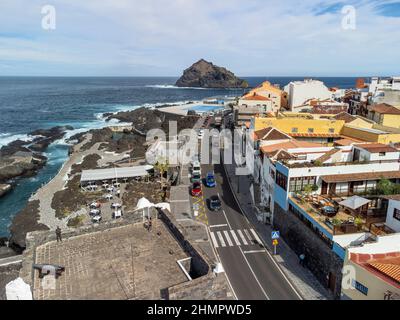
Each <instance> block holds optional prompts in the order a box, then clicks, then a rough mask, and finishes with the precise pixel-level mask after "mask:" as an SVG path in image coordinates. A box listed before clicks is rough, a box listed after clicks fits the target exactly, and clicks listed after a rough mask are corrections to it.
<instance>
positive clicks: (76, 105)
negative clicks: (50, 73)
mask: <svg viewBox="0 0 400 320" xmlns="http://www.w3.org/2000/svg"><path fill="white" fill-rule="evenodd" d="M245 79H246V80H247V81H248V82H249V84H250V86H256V85H258V84H260V83H261V82H263V81H265V80H268V81H270V82H271V83H277V84H280V85H281V87H283V86H285V85H286V84H287V83H289V82H290V81H294V80H302V79H303V78H302V77H271V78H268V77H249V78H245ZM318 79H320V80H322V81H324V82H325V84H326V85H327V86H329V87H333V86H335V87H339V88H352V87H354V84H355V81H356V78H338V77H335V78H333V77H332V78H318ZM176 80H177V78H172V77H171V78H170V77H168V78H166V77H162V78H160V77H149V78H147V77H92V78H86V77H76V78H75V77H67V78H63V77H57V78H55V77H0V147H1V146H3V145H7V144H8V143H9V142H11V141H14V140H16V139H22V140H24V139H28V138H29V137H28V133H29V132H32V131H33V130H36V129H41V128H44V129H46V128H51V127H54V126H58V125H71V126H72V127H74V130H73V131H71V132H69V133H68V136H71V135H73V134H75V133H77V132H82V131H86V130H89V129H92V128H101V127H104V126H106V125H107V123H106V122H105V121H104V119H103V117H102V114H103V113H105V112H117V111H124V110H131V109H134V108H138V107H140V106H155V105H161V104H166V103H176V102H182V103H183V102H189V101H199V100H202V99H204V98H209V97H213V96H235V95H240V94H242V93H243V92H244V91H243V90H240V89H238V90H236V89H235V90H233V89H229V90H225V89H193V88H177V87H175V86H174V83H175V81H176ZM46 156H47V157H48V159H49V160H48V164H47V165H46V166H45V167H44V168H43V169H42V170H40V172H39V174H38V175H37V176H35V177H32V178H25V179H19V180H18V182H17V185H16V187H15V188H14V190H13V191H12V192H10V193H9V194H7V195H6V196H4V197H2V198H0V237H6V236H9V230H8V228H9V225H10V223H11V221H12V218H13V217H14V216H15V215H16V214H17V213H18V212H19V211H20V210H21V209H23V208H24V207H25V205H26V203H27V201H28V199H29V197H30V196H31V194H32V193H34V192H35V191H36V190H37V189H38V188H40V186H41V185H42V184H44V183H47V182H48V181H49V180H51V179H52V178H53V177H54V176H55V175H56V174H57V173H58V171H59V170H60V168H61V166H62V165H63V163H64V162H65V160H66V159H67V157H68V146H67V145H66V144H65V141H64V140H60V141H56V142H55V143H53V144H52V145H50V147H49V148H48V150H47V151H46Z"/></svg>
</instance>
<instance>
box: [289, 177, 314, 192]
mask: <svg viewBox="0 0 400 320" xmlns="http://www.w3.org/2000/svg"><path fill="white" fill-rule="evenodd" d="M316 183H317V177H299V178H291V179H290V187H289V192H296V191H303V190H304V188H305V186H307V185H312V186H313V185H315V184H316Z"/></svg>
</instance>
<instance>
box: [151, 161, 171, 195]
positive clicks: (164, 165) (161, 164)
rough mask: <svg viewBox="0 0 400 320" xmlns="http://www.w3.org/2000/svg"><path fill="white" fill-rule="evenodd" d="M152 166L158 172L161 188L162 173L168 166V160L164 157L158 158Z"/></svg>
mask: <svg viewBox="0 0 400 320" xmlns="http://www.w3.org/2000/svg"><path fill="white" fill-rule="evenodd" d="M154 167H155V168H156V169H157V170H158V171H159V172H160V183H161V189H162V188H163V178H164V174H165V172H166V171H167V170H168V168H169V163H168V160H167V159H165V158H160V159H158V161H157V163H156V164H155V165H154Z"/></svg>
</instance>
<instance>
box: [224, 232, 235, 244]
mask: <svg viewBox="0 0 400 320" xmlns="http://www.w3.org/2000/svg"><path fill="white" fill-rule="evenodd" d="M224 235H225V238H226V241H228V245H229V246H230V247H233V242H232V240H231V238H230V237H229V233H228V231H224Z"/></svg>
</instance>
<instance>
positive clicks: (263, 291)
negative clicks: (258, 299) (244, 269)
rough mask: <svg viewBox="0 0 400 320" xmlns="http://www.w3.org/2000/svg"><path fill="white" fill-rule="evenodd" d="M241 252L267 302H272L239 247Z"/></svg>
mask: <svg viewBox="0 0 400 320" xmlns="http://www.w3.org/2000/svg"><path fill="white" fill-rule="evenodd" d="M239 250H240V252H241V253H242V255H243V258H244V260H245V261H246V263H247V265H248V267H249V269H250V271H251V273H252V274H253V277H254V279H256V281H257V283H258V285H259V286H260V289H261V291H262V293H263V294H264V296H265V297H266V298H267V300H271V299H270V298H269V297H268V295H267V293H266V292H265V290H264V288H263V287H262V285H261V283H260V281H259V280H258V278H257V276H256V274H255V272H254V270H253V268H252V267H251V265H250V263H249V261H248V260H247V258H246V256H245V254H244V253H243V251H242V248H240V247H239Z"/></svg>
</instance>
